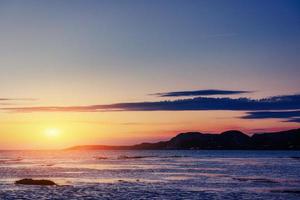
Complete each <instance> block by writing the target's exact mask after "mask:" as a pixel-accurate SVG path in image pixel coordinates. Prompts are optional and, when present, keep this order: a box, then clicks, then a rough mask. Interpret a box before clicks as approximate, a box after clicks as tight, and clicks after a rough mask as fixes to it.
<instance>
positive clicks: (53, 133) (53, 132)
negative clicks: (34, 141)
mask: <svg viewBox="0 0 300 200" xmlns="http://www.w3.org/2000/svg"><path fill="white" fill-rule="evenodd" d="M44 134H45V135H46V136H47V137H48V138H57V137H58V136H59V135H60V134H61V131H60V130H59V129H58V128H47V129H45V131H44Z"/></svg>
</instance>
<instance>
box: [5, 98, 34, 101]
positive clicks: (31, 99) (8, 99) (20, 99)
mask: <svg viewBox="0 0 300 200" xmlns="http://www.w3.org/2000/svg"><path fill="white" fill-rule="evenodd" d="M36 100H37V99H35V98H0V101H36Z"/></svg>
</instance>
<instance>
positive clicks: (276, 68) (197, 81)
mask: <svg viewBox="0 0 300 200" xmlns="http://www.w3.org/2000/svg"><path fill="white" fill-rule="evenodd" d="M299 52H300V1H297V0H273V1H269V0H252V1H246V0H245V1H242V0H226V1H223V0H218V1H217V0H199V1H196V0H195V1H193V0H191V1H185V0H163V1H159V0H148V1H146V0H121V1H111V0H107V1H104V0H97V1H96V0H95V1H93V0H89V1H84V0H81V1H77V0H72V1H64V0H51V1H30V0H28V1H21V0H19V1H17V0H7V1H2V0H0V70H1V72H0V91H1V93H0V149H47V148H64V147H69V146H72V145H78V144H112V145H120V144H135V143H139V142H146V141H147V142H152V141H160V140H166V139H169V138H170V137H172V136H174V135H176V134H177V133H179V132H183V131H200V132H209V133H218V132H222V131H225V130H228V129H239V130H242V131H244V132H245V133H248V134H251V133H256V132H264V131H275V130H276V131H277V130H285V129H291V128H298V127H299V125H300V78H299V77H300V56H299Z"/></svg>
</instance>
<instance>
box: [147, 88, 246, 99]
mask: <svg viewBox="0 0 300 200" xmlns="http://www.w3.org/2000/svg"><path fill="white" fill-rule="evenodd" d="M244 93H251V91H240V90H216V89H208V90H192V91H174V92H163V93H155V94H152V95H155V96H159V97H187V96H212V95H234V94H244Z"/></svg>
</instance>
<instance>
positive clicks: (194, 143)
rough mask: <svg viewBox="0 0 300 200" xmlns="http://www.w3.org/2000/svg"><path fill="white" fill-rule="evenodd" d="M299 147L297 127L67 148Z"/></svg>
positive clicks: (192, 134) (193, 133) (273, 148)
mask: <svg viewBox="0 0 300 200" xmlns="http://www.w3.org/2000/svg"><path fill="white" fill-rule="evenodd" d="M179 149H183V150H188V149H199V150H200V149H203V150H209V149H211V150H300V128H298V129H291V130H287V131H279V132H270V133H255V134H253V135H252V136H248V135H246V134H245V133H243V132H241V131H238V130H228V131H225V132H222V133H220V134H209V133H201V132H186V133H179V134H177V135H176V136H175V137H172V138H171V139H170V140H168V141H160V142H156V143H140V144H136V145H130V146H110V145H80V146H73V147H70V148H67V149H66V150H179Z"/></svg>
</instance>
